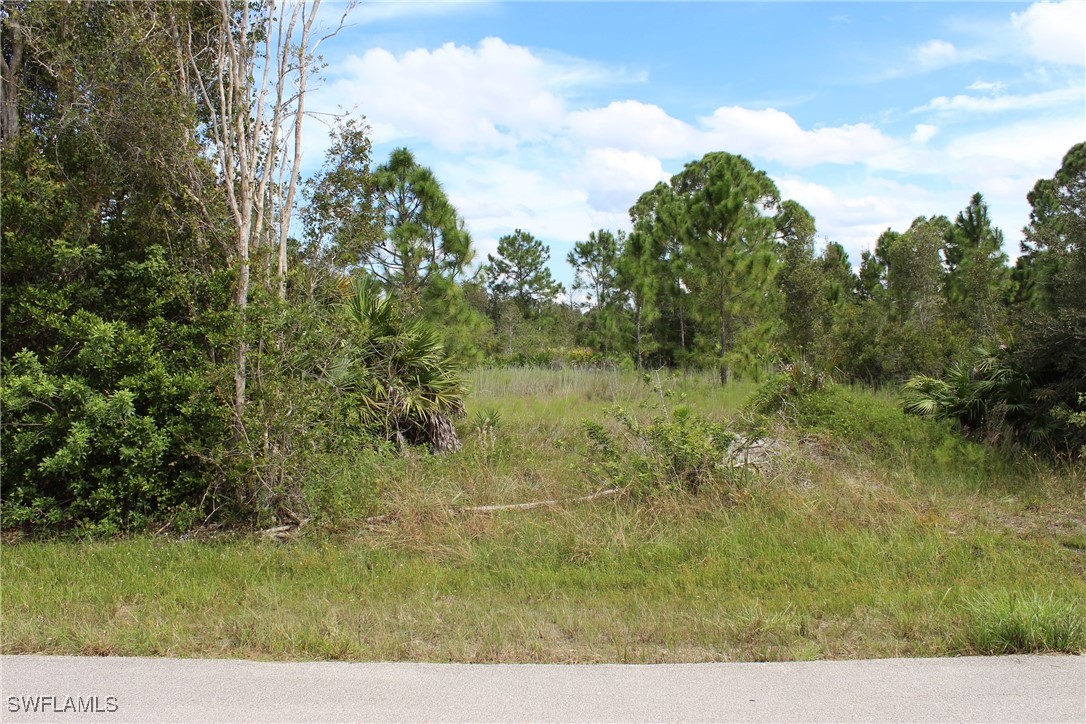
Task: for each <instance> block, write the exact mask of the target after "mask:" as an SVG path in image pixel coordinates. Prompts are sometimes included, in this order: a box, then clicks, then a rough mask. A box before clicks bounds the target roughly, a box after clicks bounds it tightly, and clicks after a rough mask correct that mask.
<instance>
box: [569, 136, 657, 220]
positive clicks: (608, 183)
mask: <svg viewBox="0 0 1086 724" xmlns="http://www.w3.org/2000/svg"><path fill="white" fill-rule="evenodd" d="M669 178H671V174H669V173H667V172H666V171H664V166H663V164H662V163H660V159H658V158H656V157H655V156H647V155H645V154H642V153H638V152H637V151H620V150H618V149H615V148H592V149H589V150H588V153H587V154H585V159H584V162H583V164H582V166H581V172H580V174H579V175H578V179H579V181H580V182H581V183H582V184H583V185H584V187H585V189H586V191H587V194H588V203H589V204H590V205H591V206H592V208H593V209H597V210H599V211H606V212H611V213H619V214H623V215H625V214H626V213H627V212H628V210H629V208H630V207H631V206H632V205H633V203H634V201H636V200H637V197H638V196H640V195H641V194H642V193H644V192H645V191H648V190H649V189H651V188H652V187H653V186H655V185H656V184H657V182H659V181H666V180H668V179H669Z"/></svg>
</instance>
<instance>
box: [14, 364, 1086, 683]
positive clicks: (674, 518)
mask: <svg viewBox="0 0 1086 724" xmlns="http://www.w3.org/2000/svg"><path fill="white" fill-rule="evenodd" d="M474 381H475V385H476V386H475V392H474V393H473V397H472V399H471V400H469V404H468V412H469V419H470V417H471V416H472V415H473V414H474V413H475V411H476V410H479V409H483V408H490V409H493V410H496V411H497V413H498V416H499V417H500V420H501V426H500V429H499V430H498V431H497V433H496V434H495V435H494V436H493V437H492V438H486V439H484V437H483V436H481V435H479V434H477V433H476V432H473V431H472V430H471V429H470V427H468V426H467V421H466V423H465V431H464V432H465V434H464V437H465V449H464V451H462V452H461V453H459V454H457V455H452V456H446V457H440V458H435V457H430V456H413V457H409V458H406V459H397V460H394V461H391V462H389V463H387V464H382V465H376V464H372V465H369V466H368V467H365V466H364V470H363V472H362V473H360V475H359V477H358V478H357V481H356V482H357V485H359V486H360V489H361V488H362V487H365V489H366V490H371V489H372V486H373V485H374V481H373V480H372V478H374V477H375V476H377V477H380V478H381V480H380V481H378V487H379V488H380V491H381V492H380V498H379V502H378V507H379V509H380V511H381V512H384V513H389V514H391V517H390V519H389V521H388V522H387V523H383V524H380V525H364V524H363V523H362V521H361V520H360V519H358V516H361V515H363V513H362V512H358V511H354V512H352V513H351V515H347V516H343V517H340V518H339V519H337V520H334V521H330V522H329V523H327V524H326V525H317V524H314V525H313V527H312V528H310V529H309V532H307V533H306V534H305V535H303V536H302V537H300V538H299V539H298V540H295V541H293V542H290V543H286V544H280V543H274V542H270V541H263V540H260V539H256V538H254V537H253V536H246V535H240V534H238V535H234V536H227V537H223V538H221V539H216V540H212V541H195V540H178V539H176V538H151V537H141V538H134V539H128V540H117V541H110V542H85V543H71V542H23V543H18V544H14V545H5V546H4V549H3V555H2V558H0V574H2V577H0V581H2V586H3V590H2V593H3V596H2V600H0V612H2V625H3V629H2V648H3V651H4V653H29V652H40V653H58V654H91V655H98V654H113V655H140V656H185V657H197V656H198V657H245V658H257V659H301V660H317V659H342V660H419V661H469V662H600V661H613V662H665V661H666V662H686V661H719V660H795V659H815V658H866V657H885V656H935V655H955V654H968V653H999V652H1002V651H1017V650H1023V648H1025V649H1027V650H1061V651H1083V650H1086V638H1084V637H1086V634H1084V631H1086V627H1083V626H1082V625H1080V624H1081V623H1082V622H1083V621H1086V606H1084V604H1083V603H1082V602H1083V601H1086V554H1084V552H1083V550H1084V548H1083V547H1082V546H1079V545H1075V542H1076V541H1079V540H1080V539H1081V535H1082V530H1081V527H1080V526H1081V524H1082V523H1083V522H1084V521H1086V516H1084V515H1083V513H1084V506H1086V500H1084V498H1083V486H1082V481H1081V479H1080V478H1075V479H1070V480H1069V479H1068V477H1067V474H1066V472H1065V471H1062V470H1057V469H1052V470H1049V469H1046V468H1043V467H1037V466H1026V467H1025V468H1023V469H1022V470H1021V471H1017V472H1015V471H1014V470H1011V469H1008V470H1007V471H1006V472H1007V475H1008V476H1010V477H1008V478H1007V479H1001V480H1000V481H998V483H993V490H992V491H991V493H988V492H986V491H985V490H983V489H979V488H978V485H976V484H972V483H971V484H969V485H965V484H962V482H961V477H962V475H964V474H965V473H964V472H963V470H964V468H962V465H966V464H967V465H969V466H970V467H975V465H974V462H975V461H973V462H971V461H969V460H966V461H964V462H961V461H959V463H953V461H944V462H940V461H934V462H932V461H928V462H926V463H925V465H924V467H923V468H922V469H920V472H917V471H916V470H912V469H911V468H909V467H908V465H905V466H904V467H903V466H895V467H894V469H892V470H891V469H885V470H884V469H882V468H881V467H880V463H879V461H878V460H877V459H874V458H871V457H870V456H868V455H867V454H866V453H864V452H863V450H862V447H863V446H857V445H854V444H851V441H836V442H840V443H841V444H840V445H837V444H836V443H835V441H834V440H832V439H827V438H826V436H825V434H820V435H819V436H816V438H817V439H816V440H814V441H811V440H810V439H809V438H810V436H809V435H808V434H807V432H806V431H802V430H800V431H795V430H793V431H789V430H785V429H778V430H776V431H775V432H776V434H779V435H781V436H786V435H789V434H792V435H793V438H792V439H790V440H789V441H788V442H789V445H788V447H787V449H786V451H785V452H783V453H782V454H781V455H780V457H779V459H778V460H777V461H776V462H775V463H774V465H772V466H771V468H770V469H766V470H763V471H762V472H761V473H760V474H759V475H757V476H755V477H753V478H752V479H751V480H750V481H749V483H748V485H747V486H746V487H745V488H744V495H743V496H742V498H741V499H740V501H739V502H738V503H737V502H736V497H735V496H734V495H733V494H732V493H733V492H734V491H733V490H731V489H729V488H728V487H727V486H723V485H721V486H717V487H711V488H709V489H704V490H702V491H701V492H700V493H699V494H698V495H697V496H692V495H688V494H683V493H676V492H669V493H661V494H659V495H657V496H654V497H652V498H649V499H643V500H639V501H636V502H635V501H632V500H630V499H628V498H624V497H618V498H607V499H602V500H599V501H595V502H592V503H588V504H574V505H568V506H564V507H558V508H542V509H536V510H531V511H516V512H503V513H495V514H487V515H479V514H462V513H461V514H456V513H453V512H450V510H449V506H450V505H462V504H477V503H492V502H520V501H524V500H530V499H534V498H538V497H549V496H562V495H574V494H578V493H581V492H584V491H587V490H592V489H594V488H595V487H596V486H597V485H598V482H599V481H595V480H593V479H592V476H591V471H590V465H588V464H587V462H586V457H585V454H584V453H585V451H586V445H585V442H584V440H583V436H582V435H581V433H580V421H581V419H582V418H584V417H590V418H592V419H597V420H601V419H603V414H602V411H601V410H602V407H603V406H605V405H609V404H621V405H624V406H626V407H627V408H628V409H631V410H634V411H636V412H637V413H638V414H640V415H644V416H650V415H652V414H654V412H656V411H658V410H659V409H660V404H661V400H663V402H664V403H667V404H671V403H677V402H680V401H681V402H682V404H686V405H689V406H691V407H694V408H695V409H697V410H698V411H699V412H701V413H702V414H707V415H715V416H718V417H724V416H727V415H730V414H733V413H734V412H735V411H736V409H737V407H738V405H739V404H740V403H741V402H742V399H743V398H744V397H745V394H749V391H750V389H752V388H750V387H748V388H746V389H743V388H739V389H728V388H726V389H724V390H721V389H720V388H719V387H717V386H715V385H712V384H711V381H710V380H708V379H706V380H699V379H697V378H688V377H681V376H680V377H677V378H673V379H670V380H664V381H663V384H661V385H659V388H660V389H655V386H656V383H655V381H652V380H650V384H645V383H644V382H642V381H641V380H640V379H639V377H638V376H636V375H633V374H630V373H597V372H584V371H582V372H570V371H531V372H530V373H528V372H527V371H523V370H484V371H479V372H476V373H475V375H474ZM683 386H686V388H687V389H686V391H685V392H686V398H685V399H683V390H682V388H683ZM736 387H737V388H738V386H736ZM667 390H670V392H667ZM590 397H591V399H589V398H590ZM846 443H848V444H846ZM857 449H860V452H855V450H857ZM976 454H978V455H979V454H981V453H976ZM372 462H373V461H369V463H372ZM932 466H936V468H937V472H939V474H938V475H935V474H932V470H933V468H932ZM1001 469H1002V468H1001ZM921 473H922V475H921ZM344 480H348V479H347V478H345V479H344ZM337 485H342V486H345V487H343V489H340V490H338V493H337V495H339V496H340V497H344V496H345V497H347V498H349V497H350V496H351V494H352V492H351V488H350V483H345V482H344V481H343V480H341V481H339V482H338V483H337ZM333 497H335V496H333ZM352 516H353V517H352Z"/></svg>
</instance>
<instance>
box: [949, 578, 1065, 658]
mask: <svg viewBox="0 0 1086 724" xmlns="http://www.w3.org/2000/svg"><path fill="white" fill-rule="evenodd" d="M967 610H968V618H969V620H968V623H967V628H966V630H965V637H966V639H967V641H968V643H969V645H970V647H972V649H973V650H975V651H977V652H978V653H981V654H985V655H1000V656H1001V655H1005V654H1045V653H1067V654H1081V653H1083V652H1086V609H1084V607H1083V605H1082V602H1081V601H1071V600H1066V599H1058V598H1056V597H1054V596H1053V595H1051V594H1049V595H1048V596H1041V595H1039V594H1038V593H1036V592H1019V591H1010V592H1005V593H989V594H986V595H981V596H978V597H976V598H975V599H973V600H972V601H969V602H968V603H967Z"/></svg>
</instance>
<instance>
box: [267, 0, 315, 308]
mask: <svg viewBox="0 0 1086 724" xmlns="http://www.w3.org/2000/svg"><path fill="white" fill-rule="evenodd" d="M301 7H302V10H301V12H302V39H301V43H300V44H299V46H298V107H297V109H296V110H295V112H294V160H293V163H292V164H291V169H290V183H289V184H287V197H286V201H284V202H283V206H282V208H281V209H280V211H279V266H278V269H277V270H276V279H277V280H278V282H279V299H280V300H282V301H286V298H287V238H288V237H289V235H290V217H291V214H292V213H293V211H294V192H295V190H296V189H297V187H298V172H299V169H300V168H301V165H302V119H304V118H305V91H306V85H307V81H308V80H309V62H310V56H309V33H310V30H311V29H312V27H313V18H315V17H316V16H317V10H318V9H319V8H320V0H314V2H313V9H312V10H311V11H310V13H309V17H306V16H305V7H304V5H303V6H301ZM291 25H292V27H293V21H291ZM322 40H323V38H322ZM318 45H319V41H318ZM313 49H314V50H316V46H314V48H313Z"/></svg>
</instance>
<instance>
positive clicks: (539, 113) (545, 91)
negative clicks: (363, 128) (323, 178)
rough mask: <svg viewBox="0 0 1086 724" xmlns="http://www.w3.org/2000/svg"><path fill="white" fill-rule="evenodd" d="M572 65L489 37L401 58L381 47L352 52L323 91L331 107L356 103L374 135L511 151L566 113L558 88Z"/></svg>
mask: <svg viewBox="0 0 1086 724" xmlns="http://www.w3.org/2000/svg"><path fill="white" fill-rule="evenodd" d="M567 70H568V69H566V68H563V67H555V66H551V65H547V64H546V63H544V62H543V61H542V60H541V59H540V58H539V57H537V56H535V55H533V54H532V53H531V51H529V50H528V49H527V48H524V47H520V46H516V45H509V44H507V43H505V42H504V41H502V40H500V39H498V38H487V39H485V40H483V41H482V42H481V43H480V44H479V46H478V47H477V48H469V47H465V46H458V45H454V44H453V43H446V44H445V45H443V46H441V47H440V48H437V49H435V50H426V49H418V50H412V51H409V52H407V53H404V54H403V55H400V56H396V55H393V54H392V53H390V52H388V51H387V50H384V49H381V48H375V49H371V50H368V51H366V53H365V54H364V55H362V56H361V57H359V56H356V55H352V56H349V57H348V58H347V59H346V60H345V61H344V62H343V63H342V65H341V66H340V67H339V68H337V75H338V78H337V79H336V80H335V81H333V82H331V83H329V84H328V85H326V86H325V87H324V88H323V89H321V91H320V94H321V96H322V100H323V101H324V102H325V104H326V105H334V104H339V105H345V106H347V107H352V106H354V107H357V108H358V109H359V110H360V111H361V112H362V113H364V114H366V116H368V117H369V119H370V121H371V123H372V125H373V134H374V138H375V140H377V141H378V142H381V141H399V140H407V139H412V138H419V139H425V140H426V141H428V142H430V143H432V144H434V145H435V146H437V147H438V148H441V149H444V150H450V151H463V150H467V149H509V148H512V147H513V146H515V145H516V143H517V142H518V141H519V140H523V139H535V140H538V139H542V138H546V137H547V136H548V135H549V133H550V129H552V128H554V127H555V126H557V125H559V124H560V122H561V119H562V118H563V116H564V114H565V107H564V103H563V101H562V99H561V97H560V96H559V95H558V94H557V93H556V92H555V89H556V88H557V87H560V86H562V85H563V84H564V83H566V82H568V76H567Z"/></svg>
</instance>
